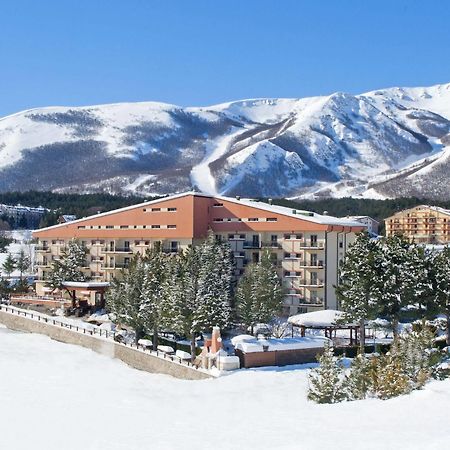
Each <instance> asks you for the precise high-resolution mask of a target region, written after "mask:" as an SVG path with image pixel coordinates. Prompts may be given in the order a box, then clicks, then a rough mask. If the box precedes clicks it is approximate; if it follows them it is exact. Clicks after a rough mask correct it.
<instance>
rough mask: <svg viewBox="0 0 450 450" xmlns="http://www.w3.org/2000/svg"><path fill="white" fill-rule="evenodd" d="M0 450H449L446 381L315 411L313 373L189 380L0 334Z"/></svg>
mask: <svg viewBox="0 0 450 450" xmlns="http://www.w3.org/2000/svg"><path fill="white" fill-rule="evenodd" d="M0 378H1V383H0V424H1V425H0V448H2V449H9V450H28V449H33V450H53V449H55V450H56V449H58V450H61V449H64V450H72V449H77V450H79V449H81V448H82V449H83V450H101V449H108V450H115V449H127V450H134V449H152V450H159V449H170V450H175V449H195V450H199V449H211V448H214V449H258V450H261V449H300V450H308V449H314V450H315V449H321V448H332V449H333V450H339V449H349V448H360V449H364V450H368V449H377V450H379V449H381V448H382V449H385V450H389V449H422V450H423V449H438V448H439V449H440V450H442V449H444V448H448V440H449V439H450V429H449V428H448V419H447V415H446V414H445V411H447V409H448V408H449V406H450V380H447V381H443V382H432V383H430V384H429V385H428V386H427V388H426V389H425V390H423V391H417V392H414V393H413V394H411V395H409V396H406V397H401V398H397V399H393V400H388V401H381V400H364V401H359V402H351V403H343V404H338V405H316V404H313V403H311V402H308V401H307V400H306V385H307V382H306V370H305V369H304V368H302V367H300V366H299V367H297V368H292V367H291V368H289V369H284V370H283V369H279V370H273V369H272V370H254V371H250V370H247V371H242V372H239V373H235V374H232V375H229V376H226V377H223V378H220V379H213V380H205V381H183V380H177V379H174V378H171V377H168V376H164V375H153V374H148V373H145V372H140V371H137V370H134V369H131V368H129V367H128V366H126V365H125V364H123V363H121V362H120V361H117V360H112V359H109V358H107V357H103V356H100V355H97V354H96V353H94V352H91V351H89V350H86V349H83V348H81V347H76V346H71V345H67V344H62V343H59V342H55V341H52V340H50V339H49V338H47V337H45V336H41V335H36V334H25V333H18V332H12V331H9V330H7V329H5V328H0Z"/></svg>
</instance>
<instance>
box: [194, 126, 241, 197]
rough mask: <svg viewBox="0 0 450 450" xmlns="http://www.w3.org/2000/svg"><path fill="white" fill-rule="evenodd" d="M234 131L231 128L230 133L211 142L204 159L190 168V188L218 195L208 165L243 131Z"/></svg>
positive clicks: (222, 153) (225, 150)
mask: <svg viewBox="0 0 450 450" xmlns="http://www.w3.org/2000/svg"><path fill="white" fill-rule="evenodd" d="M236 129H237V128H236V127H233V128H232V131H231V132H230V133H228V134H226V135H225V136H222V137H220V138H218V139H216V140H214V141H211V142H210V143H209V144H208V147H207V149H206V153H205V157H204V158H203V159H202V161H201V162H200V163H199V164H197V165H196V166H194V167H193V168H192V170H191V183H192V186H197V188H198V189H199V190H200V191H201V192H204V193H205V194H210V195H218V194H219V193H218V192H217V187H216V180H215V179H214V177H213V175H212V173H211V169H210V168H209V165H210V164H211V163H212V162H214V161H216V160H217V159H219V158H220V157H221V156H223V155H225V154H226V152H227V151H228V149H229V146H230V144H231V143H232V141H233V139H234V138H235V137H236V136H238V135H239V134H241V133H243V132H244V131H245V130H243V129H242V128H238V129H237V130H238V131H235V130H236Z"/></svg>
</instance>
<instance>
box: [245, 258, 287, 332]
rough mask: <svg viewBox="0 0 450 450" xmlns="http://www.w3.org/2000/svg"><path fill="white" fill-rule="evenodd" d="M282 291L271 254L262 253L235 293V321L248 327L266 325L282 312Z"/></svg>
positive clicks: (250, 267) (248, 270)
mask: <svg viewBox="0 0 450 450" xmlns="http://www.w3.org/2000/svg"><path fill="white" fill-rule="evenodd" d="M283 298H284V295H283V289H282V286H281V281H280V278H279V277H278V274H277V271H276V268H275V267H274V265H273V261H272V258H271V256H270V252H269V251H268V250H265V251H264V252H263V253H262V255H261V260H260V261H259V262H258V263H253V264H250V265H249V266H247V268H246V270H245V273H244V275H243V277H241V279H240V280H239V283H238V287H237V290H236V311H237V314H238V318H239V319H240V320H241V321H242V323H243V324H244V325H245V326H246V328H249V327H250V328H251V333H252V334H253V326H254V325H255V324H257V323H268V322H270V321H272V320H273V319H274V317H275V316H276V315H277V314H278V313H279V312H280V311H281V308H282V305H283Z"/></svg>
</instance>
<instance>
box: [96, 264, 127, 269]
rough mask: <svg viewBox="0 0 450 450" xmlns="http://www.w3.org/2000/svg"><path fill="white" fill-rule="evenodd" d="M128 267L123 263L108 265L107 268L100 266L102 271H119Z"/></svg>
mask: <svg viewBox="0 0 450 450" xmlns="http://www.w3.org/2000/svg"><path fill="white" fill-rule="evenodd" d="M127 267H129V264H125V263H116V264H108V265H107V266H102V269H104V270H121V269H126V268H127Z"/></svg>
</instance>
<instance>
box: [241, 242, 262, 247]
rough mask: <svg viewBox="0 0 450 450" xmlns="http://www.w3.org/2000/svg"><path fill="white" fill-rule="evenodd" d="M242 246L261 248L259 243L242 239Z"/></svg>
mask: <svg viewBox="0 0 450 450" xmlns="http://www.w3.org/2000/svg"><path fill="white" fill-rule="evenodd" d="M244 248H261V243H260V242H253V241H244Z"/></svg>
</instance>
